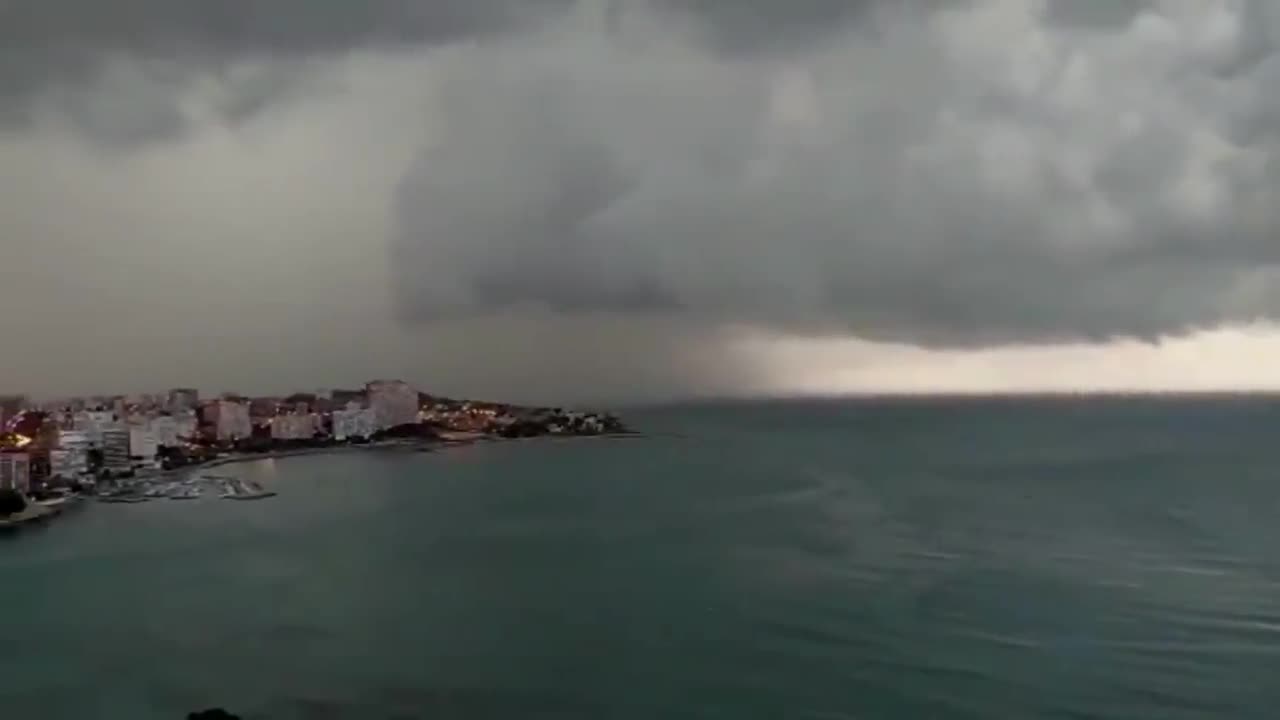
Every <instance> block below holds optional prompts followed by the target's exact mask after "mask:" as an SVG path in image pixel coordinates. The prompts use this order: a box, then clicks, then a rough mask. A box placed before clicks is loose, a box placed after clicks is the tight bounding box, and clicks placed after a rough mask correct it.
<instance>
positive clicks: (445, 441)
mask: <svg viewBox="0 0 1280 720" xmlns="http://www.w3.org/2000/svg"><path fill="white" fill-rule="evenodd" d="M643 437H645V435H644V434H643V433H639V432H635V431H626V432H616V433H599V434H594V435H585V434H584V435H552V434H548V435H536V436H530V437H511V438H509V437H502V436H500V435H490V434H487V433H461V432H458V433H450V434H448V435H441V436H440V437H439V438H433V439H430V440H420V441H415V442H405V441H392V442H387V443H370V444H367V445H335V446H331V447H312V448H297V449H294V450H273V451H269V452H263V453H242V454H237V455H228V456H225V457H220V458H214V459H212V460H208V461H206V462H203V463H198V464H193V465H186V466H183V467H180V468H173V469H172V470H163V471H160V472H159V473H157V474H155V475H148V476H145V477H140V478H137V479H138V480H140V481H143V482H151V481H155V480H167V479H172V478H174V477H178V476H182V475H184V474H186V473H195V472H200V471H204V470H210V469H212V468H217V467H224V466H227V465H235V464H239V463H247V462H254V461H255V460H279V459H284V458H291V457H302V456H305V455H326V454H337V453H355V452H433V451H435V450H438V449H443V448H451V447H465V446H468V445H476V444H482V443H510V442H521V441H530V440H543V441H546V440H560V441H568V440H588V439H597V440H600V439H612V440H625V439H639V438H643Z"/></svg>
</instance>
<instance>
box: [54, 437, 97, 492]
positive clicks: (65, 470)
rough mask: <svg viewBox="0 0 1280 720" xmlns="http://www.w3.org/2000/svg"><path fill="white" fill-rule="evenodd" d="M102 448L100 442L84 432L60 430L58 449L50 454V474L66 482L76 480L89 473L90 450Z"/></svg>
mask: <svg viewBox="0 0 1280 720" xmlns="http://www.w3.org/2000/svg"><path fill="white" fill-rule="evenodd" d="M94 447H101V445H100V440H99V441H95V439H94V437H93V436H92V435H91V434H90V433H88V432H85V431H83V430H59V431H58V449H57V450H52V451H50V452H49V472H50V474H52V475H53V476H55V477H61V478H62V479H64V480H74V479H76V478H78V477H80V476H81V475H83V474H85V473H87V472H88V471H89V450H90V449H91V448H94Z"/></svg>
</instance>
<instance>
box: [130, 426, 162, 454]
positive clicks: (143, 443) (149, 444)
mask: <svg viewBox="0 0 1280 720" xmlns="http://www.w3.org/2000/svg"><path fill="white" fill-rule="evenodd" d="M159 446H160V441H159V440H158V439H157V438H156V434H155V431H154V430H152V428H151V424H150V423H147V424H145V425H140V426H139V425H133V426H130V427H129V456H130V457H135V458H142V459H143V460H146V461H148V462H150V461H152V460H154V459H155V456H156V450H157V449H159Z"/></svg>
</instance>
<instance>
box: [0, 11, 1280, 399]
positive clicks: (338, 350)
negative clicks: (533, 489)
mask: <svg viewBox="0 0 1280 720" xmlns="http://www.w3.org/2000/svg"><path fill="white" fill-rule="evenodd" d="M1278 43H1280V4H1277V3H1275V2H1272V1H1271V0H1057V1H1054V0H894V1H892V2H891V1H890V0H787V1H786V2H783V1H782V0H625V1H624V2H608V1H607V0H430V1H428V0H363V1H362V2H358V3H357V2H349V1H348V0H256V1H253V2H251V1H250V0H224V1H223V2H219V3H211V2H207V0H120V1H118V2H110V3H107V2H101V0H0V243H2V250H3V256H0V267H2V268H3V269H4V272H3V281H2V282H0V302H3V307H4V312H3V313H2V314H0V339H2V342H3V346H4V349H5V355H4V357H5V362H4V363H3V368H4V373H3V377H0V390H13V391H28V392H31V393H34V394H38V395H50V394H68V393H81V392H91V391H97V392H114V391H120V392H128V391H139V390H148V389H161V388H164V387H168V386H171V385H175V384H195V385H199V386H200V387H202V388H205V389H208V390H219V389H231V388H236V389H241V390H245V391H249V392H264V391H270V390H281V391H288V390H293V389H305V388H314V387H324V386H334V385H344V384H354V383H356V382H359V381H362V380H363V379H365V378H367V377H373V376H388V375H392V376H402V377H404V378H405V379H409V380H411V381H414V382H416V383H418V384H420V385H422V386H423V387H424V388H426V389H434V390H437V391H440V392H451V393H453V392H456V393H471V394H479V395H486V396H495V397H496V396H502V397H510V398H513V399H517V400H520V399H531V400H550V399H561V400H563V401H566V402H573V401H579V400H582V401H592V400H607V401H611V402H613V401H621V400H632V399H664V398H670V397H679V396H683V395H688V394H695V393H697V394H724V393H734V392H738V393H752V392H771V393H772V392H788V391H794V392H846V391H913V392H915V391H929V390H942V391H948V392H954V391H966V390H968V391H991V390H1046V389H1052V390H1069V389H1110V390H1127V389H1227V388H1272V389H1275V388H1280V332H1278V331H1277V330H1276V329H1275V328H1274V327H1273V326H1272V325H1271V322H1272V321H1273V320H1275V319H1276V318H1277V317H1278V316H1280V273H1278V271H1277V268H1280V265H1278V264H1277V263H1280V54H1277V50H1280V44H1278Z"/></svg>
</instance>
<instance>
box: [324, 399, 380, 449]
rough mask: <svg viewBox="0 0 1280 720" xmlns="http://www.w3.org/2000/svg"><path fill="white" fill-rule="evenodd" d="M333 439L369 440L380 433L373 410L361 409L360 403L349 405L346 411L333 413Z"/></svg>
mask: <svg viewBox="0 0 1280 720" xmlns="http://www.w3.org/2000/svg"><path fill="white" fill-rule="evenodd" d="M332 417H333V439H334V440H339V441H343V440H351V439H354V438H359V439H361V440H364V439H368V438H369V437H370V436H371V435H373V434H374V433H375V432H377V431H378V427H377V425H378V421H377V417H376V415H375V414H374V411H373V408H366V407H361V405H360V404H359V403H356V402H352V403H347V407H346V409H344V410H334V411H333V416H332Z"/></svg>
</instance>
